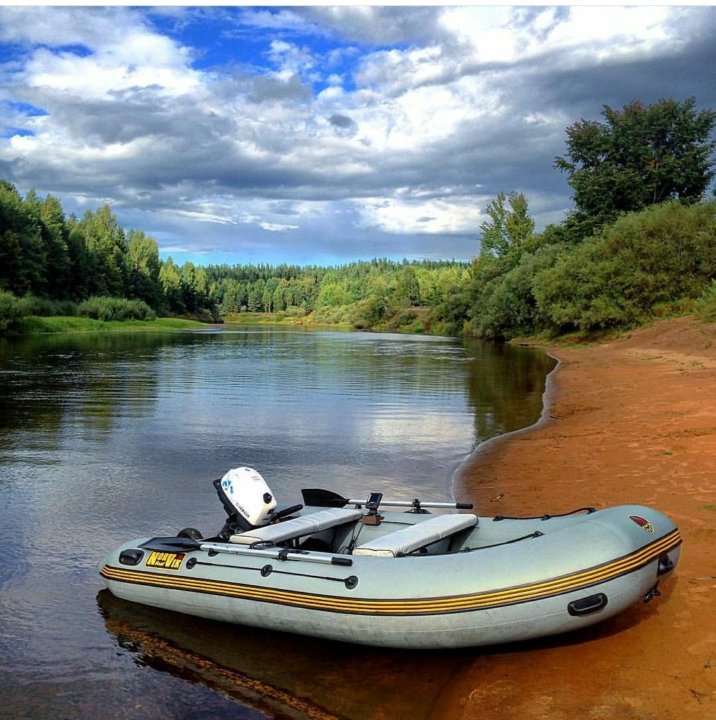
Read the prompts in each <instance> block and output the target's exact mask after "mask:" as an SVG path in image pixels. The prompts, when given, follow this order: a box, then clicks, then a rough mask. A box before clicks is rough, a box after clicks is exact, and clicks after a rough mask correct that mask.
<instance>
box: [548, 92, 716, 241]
mask: <svg viewBox="0 0 716 720" xmlns="http://www.w3.org/2000/svg"><path fill="white" fill-rule="evenodd" d="M695 105H696V100H695V99H694V98H689V99H688V100H685V101H684V102H681V103H680V102H678V101H676V100H670V99H662V100H659V102H657V103H654V104H653V105H645V104H644V103H642V102H639V101H634V102H632V103H630V104H628V105H625V106H624V107H623V109H622V110H614V109H612V108H610V107H608V106H606V105H605V106H604V109H603V112H602V115H603V117H604V119H605V122H603V123H600V122H594V121H589V120H579V121H577V122H576V123H574V124H573V125H570V126H569V127H568V128H567V155H566V157H557V158H555V162H554V164H555V167H557V168H559V169H560V170H562V171H563V172H566V173H568V175H569V180H568V182H569V184H570V186H571V187H572V190H573V191H574V202H575V204H576V206H577V218H576V220H577V221H578V222H579V221H581V222H586V223H587V224H588V225H590V229H592V230H593V229H595V228H597V227H599V226H601V225H604V224H605V223H607V222H610V221H613V220H614V219H616V217H617V216H618V215H619V214H620V213H623V212H630V211H635V210H642V209H644V208H645V207H647V206H648V205H653V204H657V203H661V202H664V201H665V200H680V201H682V202H685V203H691V202H696V201H698V200H700V199H701V198H703V196H704V193H705V191H706V189H707V187H708V185H709V183H710V182H711V180H712V179H713V177H714V172H713V170H712V164H713V163H712V161H711V153H712V151H713V149H714V147H716V143H715V142H713V141H712V140H710V138H711V133H712V131H713V128H714V123H716V112H714V111H712V110H701V111H697V110H696V108H695Z"/></svg>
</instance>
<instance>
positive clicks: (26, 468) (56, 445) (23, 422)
mask: <svg viewBox="0 0 716 720" xmlns="http://www.w3.org/2000/svg"><path fill="white" fill-rule="evenodd" d="M551 364H552V363H551V361H549V360H548V359H545V358H544V356H542V355H541V354H539V353H534V352H530V351H528V350H525V349H523V348H512V347H506V346H503V347H499V346H498V347H495V346H492V345H486V344H480V343H475V344H468V345H465V346H463V345H462V344H460V343H458V342H456V341H453V340H449V339H445V338H420V337H406V336H385V335H371V334H361V333H337V332H306V331H303V330H298V329H297V330H293V329H288V330H287V329H280V328H251V329H245V328H241V329H239V328H236V329H224V330H222V331H211V332H201V333H176V334H169V335H149V334H139V335H71V336H45V337H35V338H31V339H26V340H21V341H20V340H18V341H8V340H3V341H0V388H1V390H0V507H1V508H2V510H3V522H2V524H0V543H2V547H3V549H4V556H3V557H4V561H3V562H2V563H0V614H1V615H2V617H3V618H11V622H6V623H4V627H3V633H2V634H1V635H0V695H2V696H3V699H4V702H5V708H11V711H9V712H10V715H11V716H13V717H23V716H28V717H31V716H32V715H33V713H35V714H37V710H38V708H44V709H45V710H48V708H54V709H55V710H56V711H57V712H59V714H61V715H62V714H63V713H62V712H61V710H62V703H65V704H70V705H71V706H72V711H71V712H65V713H64V714H65V715H71V716H74V717H90V716H94V715H96V710H97V708H103V709H104V710H105V712H107V713H109V714H111V715H113V716H117V717H141V716H144V717H146V716H154V717H185V716H186V714H187V713H190V714H191V715H192V717H196V716H197V713H198V712H199V709H200V708H205V709H206V708H210V709H211V712H212V713H213V715H212V716H214V717H223V716H226V717H237V713H238V712H239V710H237V705H236V702H234V701H230V700H227V699H226V698H225V697H223V696H222V695H220V694H217V693H216V692H214V690H213V689H212V688H214V689H217V690H220V691H221V692H225V690H224V688H223V687H222V686H221V685H216V684H211V682H209V681H208V680H206V681H204V677H205V675H204V670H205V669H206V668H205V666H204V665H203V664H202V663H199V665H200V666H201V668H200V670H192V673H194V674H193V675H191V677H190V678H189V680H191V682H188V680H187V678H186V677H185V676H184V675H182V673H181V672H179V673H177V672H173V671H172V672H171V674H170V676H169V677H165V676H166V672H164V670H166V669H167V667H170V666H171V667H172V668H173V665H172V663H171V662H170V661H169V660H167V659H166V658H165V659H163V660H162V659H161V658H159V659H158V660H156V662H154V660H152V661H151V662H150V659H151V658H155V656H156V653H154V651H153V650H151V647H154V646H152V645H151V643H150V644H147V643H146V642H145V640H146V638H145V635H143V634H142V633H149V634H150V635H152V636H153V637H157V638H161V639H163V640H164V641H166V642H168V643H170V644H171V646H172V647H175V648H179V649H182V648H183V649H187V650H188V649H192V648H193V649H192V652H194V653H195V654H196V657H199V658H204V659H205V660H206V662H207V663H210V665H211V672H212V673H213V672H215V669H216V668H215V666H216V667H219V668H230V669H233V671H236V672H240V673H243V674H245V675H246V676H247V677H249V678H253V679H256V680H258V681H260V682H262V683H268V684H269V685H271V686H272V687H276V688H279V689H281V692H286V693H289V694H290V695H292V696H293V695H299V696H301V697H303V698H308V699H309V700H310V704H311V707H313V706H314V705H315V707H317V708H319V709H320V708H325V707H328V708H330V709H331V712H339V714H345V715H347V716H352V715H351V713H356V714H355V716H356V717H357V716H358V714H357V713H358V712H359V709H360V708H362V709H363V712H364V715H363V716H364V717H368V716H369V711H370V712H375V713H377V714H380V713H381V712H383V709H384V706H383V705H380V704H378V705H371V703H382V702H383V700H380V701H379V700H377V699H371V698H370V697H362V696H361V693H363V695H367V696H369V695H370V693H369V692H367V691H366V692H363V691H364V690H365V684H364V683H363V681H362V680H361V677H362V674H364V673H365V674H367V676H368V677H370V678H372V679H371V682H373V683H374V684H375V685H376V686H377V687H379V688H381V693H383V695H384V697H386V698H387V697H391V695H390V688H391V687H399V686H401V684H403V685H404V687H402V691H403V695H404V697H402V698H401V697H399V692H398V690H394V691H393V694H392V702H393V706H394V707H396V708H397V707H402V706H403V705H404V706H405V708H406V710H405V712H406V713H408V712H413V711H415V712H417V710H415V708H414V707H413V705H415V706H416V707H417V706H418V705H420V703H422V702H424V703H426V705H427V704H429V702H430V697H432V696H431V695H430V693H431V692H433V691H434V690H435V688H436V687H438V686H439V684H440V683H441V682H442V681H443V678H444V677H447V674H449V670H450V667H451V666H452V665H451V663H453V662H454V658H453V657H452V656H448V657H446V656H440V661H439V662H437V663H435V667H433V666H432V665H431V662H430V661H429V659H428V660H421V659H411V660H407V659H406V656H405V654H402V655H401V656H400V657H399V658H398V659H396V658H393V659H394V660H395V662H394V663H393V664H394V665H395V667H392V665H391V664H390V663H387V661H384V660H383V659H382V658H385V657H393V655H392V654H391V653H388V654H386V653H381V657H380V658H377V657H376V654H375V652H374V651H369V650H365V649H351V650H350V659H349V660H346V658H345V654H346V652H345V648H343V646H333V645H331V644H326V643H320V644H316V643H317V641H309V640H306V639H296V638H286V637H285V636H276V635H270V644H269V641H268V640H267V635H266V634H263V633H262V634H257V633H256V632H252V631H248V630H245V629H238V628H228V627H226V626H223V625H222V626H218V625H216V626H215V625H212V624H211V623H208V622H206V621H197V620H194V619H186V618H180V616H177V615H173V614H171V613H165V614H164V615H163V616H162V617H158V616H156V615H154V614H152V613H150V614H149V615H146V614H142V613H144V610H143V611H141V613H139V611H137V610H136V609H132V610H131V611H129V610H127V608H123V609H121V608H120V610H121V612H120V610H118V609H117V607H116V604H115V605H113V604H112V603H111V600H110V601H109V604H107V601H106V600H102V601H101V605H102V607H103V609H104V611H105V614H106V616H107V618H108V620H107V627H111V628H114V627H115V625H110V620H111V619H112V618H115V619H116V617H117V612H119V614H120V617H121V623H122V627H124V628H125V629H124V630H123V631H122V632H116V633H114V632H113V633H112V635H111V636H109V637H108V636H107V634H106V632H105V624H104V622H103V620H102V618H101V617H100V616H99V615H98V613H97V600H96V594H97V592H98V591H99V590H100V588H101V582H100V580H99V578H98V575H97V569H96V563H97V561H98V559H99V558H100V557H101V556H102V555H103V554H104V553H105V552H106V551H107V549H109V548H111V547H113V546H115V545H117V544H118V543H119V542H121V541H123V540H125V539H127V538H128V537H136V536H139V535H144V534H146V535H149V534H170V533H175V532H176V531H177V530H178V529H179V528H181V527H185V526H189V525H190V526H194V527H198V528H199V529H201V530H202V531H203V532H204V533H205V534H210V533H213V532H216V531H217V530H218V529H219V527H220V526H221V524H222V523H223V515H224V513H223V510H222V509H221V507H220V505H219V503H218V501H217V499H216V496H215V494H214V491H213V489H212V487H211V480H212V479H213V478H214V477H217V476H218V475H220V474H222V473H223V472H225V470H226V469H228V468H229V467H235V466H236V465H239V464H248V465H253V466H254V467H257V468H258V469H259V470H260V471H261V472H262V474H264V475H265V477H266V478H267V480H268V481H269V484H270V485H271V486H272V488H273V489H274V492H275V493H276V495H277V496H278V497H279V499H280V500H282V501H283V500H285V501H287V502H291V501H296V500H299V491H300V488H301V487H327V488H334V489H336V490H338V491H339V492H343V493H345V494H347V495H357V494H359V493H360V494H367V493H368V492H369V491H370V490H374V489H377V490H382V491H383V492H385V493H386V494H387V495H388V494H389V495H394V496H400V497H408V498H412V497H416V496H418V497H422V498H424V499H428V498H432V499H436V500H441V499H447V497H448V496H449V494H450V479H451V476H452V472H453V470H454V469H455V467H456V466H457V465H458V464H459V463H460V462H461V461H462V460H463V459H464V458H465V457H466V455H467V454H468V453H469V452H470V450H471V449H472V447H473V446H474V445H475V444H476V443H477V442H478V441H480V440H483V439H485V438H487V437H491V436H492V435H495V434H498V433H501V432H507V431H509V430H512V429H516V428H518V427H522V426H524V425H526V424H529V423H531V422H533V421H534V420H535V419H536V418H537V417H538V416H539V413H540V410H541V395H542V389H543V387H544V375H545V372H546V371H547V370H548V369H549V368H550V367H551ZM157 612H159V611H157ZM138 613H139V614H138ZM138 618H139V619H138ZM141 618H145V619H146V618H149V619H148V620H147V623H148V624H143V622H144V621H143V620H141ZM112 622H113V621H112ZM132 622H134V623H136V622H139V632H140V636H141V638H143V639H142V640H141V642H140V640H137V637H140V636H134V635H132V637H135V640H134V641H133V642H136V643H139V644H136V648H137V649H135V650H131V651H130V650H128V648H130V645H127V644H123V642H124V641H123V640H122V638H126V637H129V636H130V635H131V633H130V631H129V630H128V629H127V628H129V627H130V626H131V625H132ZM197 628H198V630H197ZM132 632H134V631H132ZM195 635H198V636H200V638H206V640H205V641H201V644H200V646H197V645H196V644H194V645H192V644H191V643H196V642H197V637H195ZM226 637H228V638H231V642H230V643H228V644H227V643H224V642H223V638H226ZM190 640H191V642H190ZM118 644H119V647H120V648H124V649H122V650H121V652H120V654H119V655H118V654H117V651H118ZM155 646H158V645H157V644H156V643H155ZM232 648H233V650H232V652H234V653H235V656H234V655H232V656H231V657H227V656H226V655H225V654H224V653H226V652H229V650H230V649H232ZM318 656H320V657H318ZM426 657H429V656H426ZM138 658H145V659H144V660H142V661H141V662H146V663H148V664H149V665H150V666H151V667H138V666H137V664H136V663H135V660H137V659H138ZM192 662H193V661H192ZM157 663H159V665H161V666H162V667H163V668H164V670H162V673H163V675H162V677H159V676H158V675H157V671H156V669H152V668H156V667H158V665H157ZM284 666H287V667H284ZM282 667H283V668H284V670H281V671H280V672H279V669H280V668H282ZM266 668H270V671H267V670H266ZM307 668H310V671H308V670H307ZM267 672H268V674H267ZM275 673H279V675H276V674H275ZM281 673H284V675H285V676H284V675H281ZM411 675H412V676H413V679H412V680H411V679H410V678H411ZM418 676H419V677H418ZM336 678H340V680H337V679H336ZM212 682H214V681H212ZM337 683H338V684H337ZM354 684H355V685H356V686H358V689H357V690H356V689H354V688H353V685H354ZM406 684H407V685H406ZM406 688H407V689H406ZM334 696H336V697H335V698H334ZM338 696H340V697H338ZM232 697H233V696H232ZM40 698H44V703H45V704H44V705H42V703H41V702H40ZM58 698H61V699H58ZM413 698H418V699H420V702H416V703H413V701H412V699H413ZM238 701H240V702H242V703H243V702H244V701H245V703H246V705H245V706H244V705H242V706H241V708H240V713H244V714H243V715H242V714H239V715H238V716H239V717H260V716H262V714H264V713H268V714H271V713H272V712H274V710H275V708H274V709H266V707H264V706H252V702H250V701H249V699H246V698H244V700H242V699H241V698H238ZM334 701H335V702H334ZM276 702H279V704H280V702H284V701H283V700H280V699H279V700H277V701H276ZM335 703H337V704H335ZM401 703H402V704H403V705H401ZM289 704H290V703H289ZM135 705H136V706H137V707H136V708H135ZM252 707H253V709H252ZM385 707H387V705H386V706H385ZM291 708H293V706H291ZM371 708H372V710H371ZM207 712H208V710H207ZM276 712H278V710H276ZM281 712H283V710H281ZM293 712H294V709H291V710H290V712H289V710H286V713H288V714H289V715H291V713H293ZM386 712H387V711H386ZM40 714H45V715H46V714H47V712H41V713H40ZM55 714H57V713H55ZM390 716H391V717H398V716H397V715H395V714H392V715H390ZM406 716H407V715H406ZM412 716H413V717H418V716H419V715H415V714H413V715H412Z"/></svg>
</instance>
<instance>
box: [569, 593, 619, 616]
mask: <svg viewBox="0 0 716 720" xmlns="http://www.w3.org/2000/svg"><path fill="white" fill-rule="evenodd" d="M607 602H609V600H608V599H607V596H606V595H605V594H604V593H597V594H596V595H589V597H585V598H580V599H579V600H572V602H571V603H569V605H567V612H568V613H569V614H570V615H572V616H573V617H581V616H582V615H590V614H591V613H594V612H597V611H598V610H601V609H602V608H605V607H606V606H607Z"/></svg>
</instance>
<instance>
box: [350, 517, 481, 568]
mask: <svg viewBox="0 0 716 720" xmlns="http://www.w3.org/2000/svg"><path fill="white" fill-rule="evenodd" d="M476 524H477V516H476V515H471V514H466V515H436V516H435V517H432V518H430V519H429V520H425V521H423V522H418V523H415V525H409V526H408V527H404V528H401V529H400V530H395V531H394V532H391V533H387V534H386V535H383V536H382V537H379V538H375V539H374V540H371V541H370V542H367V543H364V544H363V545H359V546H358V547H357V548H355V549H354V550H353V554H354V555H368V556H372V557H398V556H400V555H408V554H409V553H411V552H413V551H414V550H417V549H418V548H421V547H425V546H426V545H431V544H432V543H434V542H437V541H438V540H442V539H444V538H446V537H449V536H450V535H454V534H455V533H457V532H460V530H466V529H468V528H471V527H474V526H475V525H476Z"/></svg>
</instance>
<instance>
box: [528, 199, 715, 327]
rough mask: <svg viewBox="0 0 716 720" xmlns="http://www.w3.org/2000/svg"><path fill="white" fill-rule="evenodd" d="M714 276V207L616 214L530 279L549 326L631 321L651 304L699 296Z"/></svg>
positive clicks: (637, 319)
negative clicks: (609, 222)
mask: <svg viewBox="0 0 716 720" xmlns="http://www.w3.org/2000/svg"><path fill="white" fill-rule="evenodd" d="M714 277H716V203H713V202H711V203H703V204H700V205H693V206H689V207H687V206H684V205H681V204H679V203H676V202H669V203H664V204H663V205H658V206H654V207H652V208H649V209H647V210H644V211H642V212H640V213H631V214H629V215H624V216H623V217H621V218H620V219H619V220H617V221H616V222H615V223H613V224H612V225H610V226H608V227H606V228H604V230H602V231H601V232H600V233H599V234H598V235H595V236H593V237H591V238H588V239H587V240H585V241H584V242H583V243H582V244H581V245H579V246H577V247H576V248H575V249H574V250H573V251H571V252H569V253H567V254H565V255H563V256H562V257H561V258H560V259H559V260H558V261H557V262H556V263H555V265H554V267H551V268H548V269H546V270H543V271H541V272H539V273H538V274H537V276H536V278H535V280H534V293H535V298H536V300H537V303H538V305H539V306H540V308H541V309H542V311H543V312H544V313H545V315H546V316H547V317H548V319H549V321H550V322H551V324H552V326H553V329H556V330H559V331H565V330H571V329H578V330H586V331H591V330H598V329H606V328H611V327H625V326H630V325H635V324H638V323H639V322H641V321H643V320H644V319H646V318H648V317H650V316H652V315H653V309H654V307H655V306H658V305H659V304H662V303H666V304H673V303H675V302H677V301H680V300H682V299H688V298H696V297H698V296H699V295H701V294H702V293H703V292H704V290H705V288H706V287H707V286H708V284H709V282H710V281H711V280H712V279H713V278H714Z"/></svg>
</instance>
